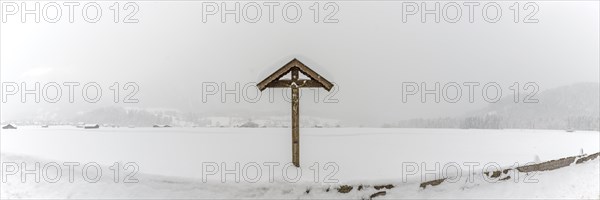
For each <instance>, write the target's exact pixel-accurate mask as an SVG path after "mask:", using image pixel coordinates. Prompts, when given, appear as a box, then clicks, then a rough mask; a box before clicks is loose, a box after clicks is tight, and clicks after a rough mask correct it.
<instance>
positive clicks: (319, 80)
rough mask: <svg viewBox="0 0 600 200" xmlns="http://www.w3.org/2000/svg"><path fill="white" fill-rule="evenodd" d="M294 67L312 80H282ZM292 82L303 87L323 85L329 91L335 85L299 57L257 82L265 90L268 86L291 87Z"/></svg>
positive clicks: (259, 87) (260, 88)
mask: <svg viewBox="0 0 600 200" xmlns="http://www.w3.org/2000/svg"><path fill="white" fill-rule="evenodd" d="M293 69H298V71H300V72H302V74H304V75H306V76H307V77H308V78H310V79H311V80H298V82H294V81H293V80H280V79H281V77H283V76H284V75H286V74H287V73H290V72H291V71H292V70H293ZM292 84H296V85H299V86H303V87H323V88H325V90H327V91H329V90H331V88H332V87H333V84H332V83H331V82H329V81H328V80H327V79H325V78H324V77H322V76H321V75H319V74H317V73H316V72H315V71H313V70H312V69H310V68H309V67H308V66H306V65H305V64H304V63H302V62H300V61H299V60H298V59H296V58H294V59H292V60H291V61H290V62H288V63H287V64H285V65H283V66H282V67H281V68H279V69H278V70H277V71H275V72H274V73H273V74H271V75H269V76H268V77H267V78H265V79H264V80H262V81H261V82H260V83H258V84H257V86H258V89H259V90H261V91H262V90H264V89H266V88H267V87H289V86H290V85H292Z"/></svg>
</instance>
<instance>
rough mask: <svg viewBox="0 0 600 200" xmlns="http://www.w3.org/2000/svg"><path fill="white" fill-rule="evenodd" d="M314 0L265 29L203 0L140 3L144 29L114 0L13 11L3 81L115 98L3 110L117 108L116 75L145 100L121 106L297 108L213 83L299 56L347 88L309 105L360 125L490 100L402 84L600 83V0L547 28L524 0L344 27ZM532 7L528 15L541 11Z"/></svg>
mask: <svg viewBox="0 0 600 200" xmlns="http://www.w3.org/2000/svg"><path fill="white" fill-rule="evenodd" d="M2 2H5V1H2ZM42 3H45V2H42ZM246 3H247V2H241V4H242V5H244V4H246ZM259 3H262V2H259ZM312 3H313V2H301V3H300V5H301V6H303V9H304V10H303V12H302V13H303V16H302V19H301V21H300V22H298V23H287V22H285V21H283V19H282V15H281V14H279V13H280V12H281V10H280V9H281V7H279V9H277V8H276V12H277V13H276V15H275V22H274V23H268V21H267V19H266V16H263V19H262V20H261V21H259V22H258V23H255V24H251V23H247V22H244V21H243V20H242V22H240V23H235V22H233V17H232V16H230V17H229V18H228V21H229V22H228V23H221V21H220V18H219V17H218V16H209V17H210V18H208V22H207V23H203V22H202V12H201V11H202V4H201V3H200V2H191V1H185V2H167V1H152V2H137V4H138V5H139V12H138V13H137V14H136V15H135V16H136V18H137V19H139V23H137V24H123V23H118V24H115V23H113V22H112V21H111V20H112V18H111V17H112V16H111V15H112V13H111V11H110V9H109V8H108V7H109V6H110V5H111V2H100V5H101V6H102V8H103V16H102V17H103V18H102V19H101V21H100V22H99V23H97V24H90V23H87V22H83V20H82V18H81V15H79V13H76V15H75V17H76V18H75V20H76V22H75V23H68V21H67V19H62V20H61V21H60V22H59V23H56V24H50V23H47V22H44V21H43V19H42V22H41V23H33V22H32V18H28V20H29V23H21V22H20V21H19V18H18V17H19V16H9V18H7V22H6V23H2V24H1V25H0V26H1V27H0V29H1V30H0V34H1V37H0V50H1V52H0V66H1V75H0V76H1V79H2V82H18V83H20V82H23V81H24V82H27V83H33V82H36V81H37V82H41V83H42V84H45V83H47V82H50V81H56V82H59V83H63V82H70V81H78V82H81V83H82V85H83V84H85V83H86V82H92V81H95V82H98V83H100V84H101V85H102V89H103V95H104V96H103V100H102V101H101V102H99V103H96V104H90V103H86V102H84V101H83V100H82V99H81V95H79V92H81V91H80V90H76V92H78V95H75V98H76V103H68V102H66V99H67V96H66V92H67V91H66V89H65V88H63V97H62V100H61V102H62V103H58V104H51V103H44V102H42V103H39V104H35V103H28V104H22V103H20V102H19V100H18V98H19V96H11V97H9V99H7V101H8V103H3V104H2V118H3V120H7V119H11V118H19V117H24V116H28V115H36V114H40V113H48V112H50V113H51V112H54V111H56V110H58V109H61V110H69V111H73V112H78V111H85V110H89V109H93V108H97V107H102V106H108V105H115V103H111V102H110V101H111V100H112V95H111V92H112V91H110V90H109V86H110V85H111V83H112V82H115V81H117V82H120V83H121V84H124V83H126V82H136V83H137V84H138V85H139V86H140V92H139V93H138V95H137V96H136V97H137V98H138V99H139V100H140V102H139V103H137V104H123V103H119V104H116V105H119V106H128V107H140V108H169V109H178V110H182V111H192V112H198V113H207V114H213V113H220V114H227V115H230V114H231V115H233V114H248V113H250V114H248V115H253V114H255V113H256V114H257V115H258V114H262V113H267V114H285V113H289V109H290V108H289V107H290V106H289V103H287V102H285V101H282V100H281V91H279V90H277V91H279V92H278V93H277V95H278V96H276V103H269V102H268V98H267V97H266V95H265V96H262V98H261V101H260V102H259V103H255V104H253V103H245V102H243V101H242V102H241V103H234V102H232V99H233V96H228V98H229V99H231V100H230V102H229V103H221V102H220V100H219V97H217V96H211V97H209V99H208V100H209V102H208V103H203V102H202V100H201V99H202V92H201V91H202V87H201V84H202V82H216V83H221V82H226V83H227V85H228V86H230V87H233V84H234V83H235V82H236V81H239V82H241V84H242V86H243V85H244V84H246V83H248V82H259V81H260V80H262V79H263V78H264V77H261V74H264V71H265V70H267V69H272V68H273V66H274V65H276V64H277V63H281V62H282V61H283V62H285V61H286V60H285V59H288V58H292V57H296V56H300V57H304V58H307V59H310V61H311V63H315V64H316V65H319V66H309V67H314V68H315V70H316V71H317V72H318V73H319V72H320V71H319V70H323V71H326V74H327V75H328V76H329V77H326V78H328V79H330V80H332V81H335V83H336V84H337V85H338V86H339V88H340V90H339V92H338V93H337V94H336V95H335V98H336V99H339V102H338V103H322V102H320V103H313V102H312V100H311V99H310V98H306V99H303V100H302V103H301V104H300V106H301V109H302V110H301V113H302V114H305V115H311V116H320V117H328V118H337V119H342V120H344V121H346V122H348V123H349V124H356V125H358V124H365V125H369V124H372V125H380V124H381V123H383V122H391V121H396V120H399V119H407V118H416V117H438V116H454V115H459V114H462V113H465V112H467V111H470V110H473V109H477V108H481V107H483V106H485V104H486V102H485V101H483V100H482V99H481V95H479V96H476V97H475V98H476V99H475V103H469V102H468V101H467V100H466V96H463V98H462V100H461V101H460V102H459V103H456V104H453V103H446V102H442V103H437V104H436V103H425V104H424V103H421V102H420V101H419V99H418V98H417V97H416V96H415V97H411V98H410V99H409V102H408V103H403V102H402V96H401V94H402V87H401V83H402V82H418V83H420V82H427V83H428V84H430V85H431V86H432V87H433V83H435V82H440V83H442V84H445V83H447V82H458V83H463V82H472V81H476V82H480V83H481V84H482V85H483V84H485V83H488V82H498V83H499V84H500V85H501V86H502V87H503V89H504V91H503V92H504V94H503V96H506V95H507V94H508V93H510V91H509V90H508V87H509V86H510V85H512V82H520V83H521V84H524V83H526V82H536V83H537V84H538V85H539V86H540V90H542V91H543V90H546V89H551V88H554V87H557V86H562V85H567V84H572V83H576V82H588V81H592V82H598V80H599V76H600V75H599V74H600V71H599V68H600V67H599V66H600V63H599V54H600V52H599V48H600V47H599V35H600V32H599V14H598V13H599V5H598V2H597V1H577V2H557V1H550V2H548V1H545V2H537V5H538V6H539V12H538V13H537V14H536V15H535V18H537V19H539V23H533V24H525V23H514V22H513V21H512V17H513V16H512V12H511V10H509V6H511V5H512V3H513V2H499V4H500V5H501V6H502V8H503V15H502V18H501V20H500V21H499V22H498V23H488V22H485V21H484V20H483V19H482V18H481V13H480V12H481V6H480V7H479V9H476V12H475V22H474V23H468V20H467V19H466V17H467V16H466V15H467V13H466V12H467V11H466V7H462V8H463V18H462V20H461V21H459V22H458V23H456V24H452V23H447V22H444V20H443V19H442V22H440V23H435V22H433V20H432V19H431V17H430V18H428V22H427V23H421V22H420V18H419V17H418V16H411V17H410V18H408V22H407V23H403V22H402V3H401V2H390V1H383V2H382V1H379V2H366V1H351V2H337V4H338V5H339V9H340V10H339V12H338V13H337V14H336V15H335V17H336V18H337V19H339V23H334V24H332V23H328V24H325V23H322V22H320V23H314V22H312V12H311V11H310V10H309V9H308V7H309V6H310V5H311V4H312ZM441 3H442V5H444V4H445V2H441ZM485 3H486V2H481V4H485ZM323 4H324V3H321V6H323ZM523 4H524V3H521V6H523ZM121 6H122V4H121ZM263 8H264V9H263V12H266V10H265V9H266V8H265V7H263ZM80 9H81V8H79V10H77V8H76V11H78V12H81V10H80ZM0 12H1V11H0ZM63 12H66V10H64V11H63ZM522 12H523V13H521V16H520V18H523V17H524V15H526V13H528V12H525V11H522ZM121 14H122V15H125V13H121ZM63 15H66V13H63ZM263 15H266V14H265V13H264V14H263ZM321 15H325V13H321ZM121 17H123V16H121ZM322 17H323V16H321V18H322ZM0 18H2V16H0ZM63 18H65V16H63ZM301 61H302V60H301ZM464 92H466V91H463V93H464ZM123 94H125V93H122V95H123ZM324 95H325V93H322V94H321V99H323V97H324ZM0 98H1V97H0ZM541 101H543V99H542V100H541Z"/></svg>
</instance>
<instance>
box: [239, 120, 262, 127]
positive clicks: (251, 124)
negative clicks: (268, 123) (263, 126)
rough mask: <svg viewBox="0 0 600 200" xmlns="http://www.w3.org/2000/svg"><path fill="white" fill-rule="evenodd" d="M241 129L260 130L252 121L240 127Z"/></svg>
mask: <svg viewBox="0 0 600 200" xmlns="http://www.w3.org/2000/svg"><path fill="white" fill-rule="evenodd" d="M240 127H242V128H258V124H257V123H254V122H251V121H250V122H246V123H244V124H242V125H240Z"/></svg>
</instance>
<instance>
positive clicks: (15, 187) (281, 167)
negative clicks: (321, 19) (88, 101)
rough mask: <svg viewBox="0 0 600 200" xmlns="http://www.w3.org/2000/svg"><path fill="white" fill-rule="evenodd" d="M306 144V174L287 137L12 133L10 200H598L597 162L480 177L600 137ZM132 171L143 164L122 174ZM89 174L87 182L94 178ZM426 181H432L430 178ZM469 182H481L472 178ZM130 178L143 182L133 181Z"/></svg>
mask: <svg viewBox="0 0 600 200" xmlns="http://www.w3.org/2000/svg"><path fill="white" fill-rule="evenodd" d="M300 138H301V139H300V140H301V142H300V150H301V152H300V162H301V171H296V169H295V168H294V167H293V166H291V165H290V164H289V162H291V146H290V145H291V144H290V143H291V137H290V129H284V128H282V129H275V128H273V129H270V128H269V129H266V128H265V129H263V128H256V129H241V128H235V129H233V128H100V129H77V128H71V127H51V128H37V127H35V128H34V127H19V129H16V130H2V132H1V136H0V140H1V146H0V148H1V153H2V162H3V170H2V172H3V176H2V178H3V183H2V188H1V190H2V191H1V195H2V196H1V197H2V198H19V197H21V198H27V197H29V198H46V197H58V198H67V197H70V198H86V197H106V198H128V197H131V198H161V197H162V198H166V197H170V198H236V197H237V198H290V199H296V198H357V199H361V198H369V195H371V194H373V193H375V192H377V191H378V190H375V189H374V188H373V187H365V188H364V189H363V190H361V191H358V190H357V188H356V186H358V185H371V186H373V185H378V184H394V185H395V187H394V188H392V189H389V190H387V194H386V195H385V196H382V197H377V198H469V197H470V198H484V197H485V198H518V197H522V198H535V197H552V198H596V199H597V198H600V196H599V195H600V191H599V189H598V188H599V187H600V184H599V181H600V180H599V179H600V176H599V170H600V165H599V162H598V159H596V160H594V161H591V162H587V163H584V164H579V165H573V166H569V167H566V168H561V169H558V170H554V171H545V172H539V173H530V174H520V175H519V174H514V175H518V176H519V177H518V178H515V176H514V175H513V178H512V179H510V180H509V181H501V182H497V183H494V182H495V181H489V180H485V179H484V178H483V176H482V175H481V174H482V170H484V169H485V171H493V170H498V169H497V168H495V167H496V166H499V167H502V168H505V167H511V166H513V167H514V166H515V165H525V164H528V163H531V162H541V161H546V160H553V159H558V158H562V157H568V156H574V155H580V154H582V152H583V153H584V154H592V153H596V152H598V151H600V147H599V146H600V136H599V133H598V132H594V131H590V132H587V131H576V132H565V131H558V130H557V131H552V130H460V129H380V128H336V129H326V128H323V129H321V128H315V129H311V128H303V129H301V132H300ZM22 162H24V163H25V165H26V166H27V169H33V168H34V167H35V163H40V165H41V170H40V171H42V174H41V176H42V177H41V181H40V183H35V182H34V181H33V179H34V175H26V178H27V180H28V181H25V183H22V180H21V175H22V174H20V173H15V174H14V175H13V174H12V173H13V172H14V171H11V170H12V169H7V168H6V166H5V164H6V163H17V164H19V165H20V164H21V163H22ZM67 162H77V163H78V164H80V165H79V166H78V167H74V168H75V172H74V174H75V175H74V179H75V180H74V181H73V183H71V182H69V177H68V174H69V170H68V169H67V167H64V164H65V163H67ZM115 162H117V163H119V166H120V171H119V173H118V174H119V175H120V176H119V177H118V178H116V179H117V183H115V176H114V174H115V173H114V172H115V171H114V169H115V168H114V167H113V168H111V167H110V166H113V165H114V163H115ZM48 163H58V164H59V165H61V166H63V167H62V168H61V170H62V171H63V173H62V176H61V177H62V179H60V180H59V181H57V183H50V182H49V181H47V180H45V178H47V176H50V175H52V174H53V175H56V170H55V168H51V169H50V170H49V171H50V172H48V173H50V175H47V174H46V175H44V172H45V170H44V169H45V168H44V166H46V165H47V164H48ZM90 163H93V164H95V163H98V165H100V166H102V176H100V178H99V179H98V180H97V182H96V183H89V181H86V180H83V178H82V176H83V174H82V171H84V170H83V166H84V165H86V164H90ZM127 163H130V164H129V165H135V166H130V168H124V166H126V165H127ZM436 163H438V164H439V166H438V167H437V168H436ZM236 164H239V167H238V170H237V171H236V170H235V169H236ZM14 166H17V165H14ZM469 166H473V168H472V169H470V168H469ZM17 167H19V166H17ZM136 168H137V169H138V171H137V172H136V173H134V174H131V173H132V172H133V171H135V169H136ZM94 169H95V168H92V170H91V172H95V170H94ZM457 169H460V170H457ZM7 171H10V172H11V173H7ZM46 171H48V170H46ZM469 171H470V172H469ZM84 172H86V173H88V176H89V173H90V169H89V168H88V169H87V170H85V171H84ZM422 172H429V173H428V174H426V175H425V176H421V174H423V173H422ZM445 172H446V173H445ZM297 173H301V175H300V176H296V175H297ZM458 173H460V175H461V176H460V177H461V180H459V181H456V182H455V183H444V184H441V185H439V186H435V187H431V188H429V187H428V188H426V189H421V188H419V184H420V183H421V182H424V181H429V180H434V179H438V178H441V176H443V175H446V176H449V177H452V176H457V175H458ZM468 174H475V175H474V176H473V179H472V180H470V179H468V177H469V176H468ZM93 175H97V174H94V173H92V177H96V176H93ZM127 175H133V176H132V177H127ZM236 175H239V181H236ZM50 177H55V176H50ZM463 178H464V179H463ZM125 179H127V180H129V181H131V180H137V181H134V182H137V183H124V182H123V180H125ZM29 180H31V181H29ZM5 181H6V183H4V182H5ZM93 182H95V181H93ZM344 184H348V185H354V186H355V187H354V189H353V190H352V191H350V192H349V193H346V194H341V193H338V192H337V190H335V189H334V188H336V187H338V186H340V185H344ZM329 187H331V188H332V189H331V190H330V191H329V192H326V191H325V190H326V189H327V188H329ZM307 190H308V191H309V192H308V193H307Z"/></svg>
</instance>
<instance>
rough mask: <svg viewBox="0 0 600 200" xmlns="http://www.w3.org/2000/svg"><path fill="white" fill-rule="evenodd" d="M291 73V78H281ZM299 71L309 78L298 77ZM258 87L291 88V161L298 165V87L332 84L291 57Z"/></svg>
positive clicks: (326, 86) (327, 87) (327, 88)
mask: <svg viewBox="0 0 600 200" xmlns="http://www.w3.org/2000/svg"><path fill="white" fill-rule="evenodd" d="M288 73H291V74H292V77H291V79H281V78H282V77H283V76H285V75H286V74H288ZM299 73H302V74H304V75H305V76H306V77H308V78H309V79H300V77H299V75H300V74H299ZM257 86H258V89H259V90H260V91H263V90H264V89H266V88H291V89H292V163H294V166H296V167H300V99H299V98H300V94H299V93H300V91H299V90H300V88H306V87H322V88H324V89H325V90H327V91H330V90H331V88H333V84H332V83H331V82H329V81H327V79H325V78H323V77H322V76H321V75H319V74H317V73H316V72H315V71H313V70H312V69H310V68H308V67H307V66H306V65H304V64H303V63H302V62H300V61H298V60H297V59H295V58H294V59H293V60H291V61H290V62H288V63H287V64H285V65H283V67H281V68H279V69H278V70H277V71H275V72H274V73H273V74H271V75H269V76H268V77H267V78H265V79H264V80H263V81H261V82H260V83H258V85H257Z"/></svg>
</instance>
